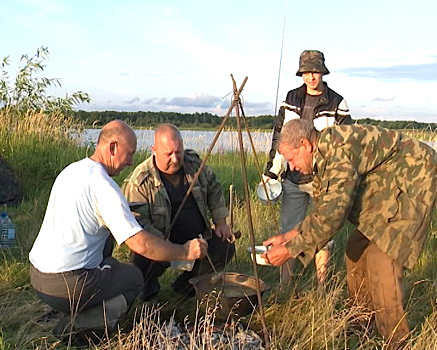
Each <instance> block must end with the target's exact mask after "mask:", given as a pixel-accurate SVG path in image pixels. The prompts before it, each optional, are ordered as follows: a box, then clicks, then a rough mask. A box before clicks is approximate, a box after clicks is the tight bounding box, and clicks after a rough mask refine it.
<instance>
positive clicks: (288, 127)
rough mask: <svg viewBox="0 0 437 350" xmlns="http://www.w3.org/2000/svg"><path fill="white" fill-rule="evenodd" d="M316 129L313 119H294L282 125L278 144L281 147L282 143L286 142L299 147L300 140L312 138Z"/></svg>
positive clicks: (293, 146)
mask: <svg viewBox="0 0 437 350" xmlns="http://www.w3.org/2000/svg"><path fill="white" fill-rule="evenodd" d="M314 130H315V129H314V125H313V122H312V121H310V120H307V119H302V118H299V119H292V120H290V121H289V122H287V123H285V124H284V126H283V127H282V130H281V133H280V134H279V139H278V144H277V146H278V148H279V145H280V144H281V143H286V144H287V145H289V146H290V147H292V148H298V147H299V146H300V140H302V139H307V140H310V137H311V134H312V133H313V131H314Z"/></svg>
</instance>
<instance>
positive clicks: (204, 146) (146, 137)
mask: <svg viewBox="0 0 437 350" xmlns="http://www.w3.org/2000/svg"><path fill="white" fill-rule="evenodd" d="M99 132H100V129H86V130H85V132H84V134H83V142H84V143H85V144H92V143H96V142H97V137H98V135H99ZM154 132H155V131H154V130H135V134H136V135H137V140H138V146H137V150H138V151H140V150H141V151H150V149H151V147H152V145H153V135H154ZM181 134H182V138H183V140H184V148H186V149H188V148H191V149H194V150H196V151H197V152H206V151H207V150H208V149H209V147H210V146H211V144H212V141H213V139H214V136H215V135H216V131H196V130H181ZM242 136H243V146H244V148H245V150H246V151H247V152H248V153H249V152H250V153H251V152H252V146H251V144H250V139H249V136H248V134H247V133H246V132H243V134H242ZM250 136H251V138H252V141H253V144H254V147H255V150H256V152H268V151H269V150H270V146H271V142H272V133H271V132H259V131H253V132H250ZM236 150H239V143H238V133H237V132H236V131H222V132H221V134H220V136H219V138H218V140H217V142H216V144H215V146H214V148H213V150H212V151H213V153H217V152H228V151H236Z"/></svg>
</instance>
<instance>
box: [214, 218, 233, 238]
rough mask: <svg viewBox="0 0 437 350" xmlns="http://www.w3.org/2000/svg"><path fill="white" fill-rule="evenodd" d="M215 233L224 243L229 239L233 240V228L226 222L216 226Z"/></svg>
mask: <svg viewBox="0 0 437 350" xmlns="http://www.w3.org/2000/svg"><path fill="white" fill-rule="evenodd" d="M214 232H215V234H216V235H217V237H218V238H221V240H222V241H223V242H224V241H226V240H227V239H232V231H231V228H230V227H229V226H228V225H227V224H226V221H224V220H222V221H220V222H218V223H217V224H216V226H215V230H214Z"/></svg>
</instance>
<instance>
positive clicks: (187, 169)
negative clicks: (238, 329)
mask: <svg viewBox="0 0 437 350" xmlns="http://www.w3.org/2000/svg"><path fill="white" fill-rule="evenodd" d="M152 151H153V154H152V156H150V157H149V158H147V159H146V160H145V161H144V162H143V163H141V164H139V165H138V166H137V167H136V168H135V170H134V171H133V172H132V174H130V175H129V176H128V177H127V178H126V179H125V180H124V183H123V192H124V195H125V197H126V199H127V201H128V202H129V203H130V205H131V208H132V209H133V213H134V215H135V217H136V218H137V220H138V222H139V223H140V224H141V226H142V227H143V228H144V229H145V230H146V231H148V232H150V233H152V234H155V235H157V236H160V237H162V238H163V239H169V240H170V241H172V242H174V243H176V242H177V243H178V244H184V243H185V242H186V241H188V239H189V238H190V237H198V236H199V235H202V237H203V238H204V239H206V240H207V241H208V245H209V246H208V252H209V255H210V257H211V260H212V262H213V263H214V265H215V267H216V269H223V268H224V266H225V264H226V263H227V262H228V261H229V260H230V259H231V257H232V256H233V254H234V251H235V247H234V245H233V244H230V243H229V242H228V240H229V239H230V238H231V236H232V233H231V230H230V228H229V226H228V225H227V224H226V217H227V215H228V210H227V208H226V204H225V200H224V197H223V193H222V189H221V184H220V182H219V181H218V179H217V178H216V176H215V174H214V173H213V171H212V169H211V168H210V167H208V166H205V167H204V168H203V169H202V172H201V173H200V175H199V178H198V180H197V182H196V184H195V185H194V187H193V190H192V192H191V195H190V196H189V197H188V200H187V201H186V203H185V204H184V206H183V209H182V211H181V212H180V215H178V217H177V218H176V219H175V222H174V224H173V226H172V227H171V225H172V220H173V218H174V216H175V214H176V212H177V209H178V208H179V205H180V204H181V201H182V199H183V197H184V196H185V193H186V192H187V189H188V187H189V185H190V184H191V183H192V182H193V179H194V176H195V174H196V172H197V171H198V170H199V168H200V165H201V159H200V158H199V156H198V155H197V153H195V152H194V151H193V150H184V148H183V141H182V137H181V134H180V132H179V130H178V129H177V128H176V127H175V126H174V125H172V124H162V125H160V126H158V128H157V129H156V131H155V144H154V146H153V147H152ZM179 179H181V180H179ZM174 181H176V182H177V181H181V182H183V184H182V183H179V182H178V183H177V184H176V185H175V186H174V187H173V182H174ZM210 218H211V219H212V222H213V223H214V230H213V229H212V227H211V224H210ZM133 263H134V264H135V265H136V266H137V267H139V268H140V269H141V271H142V272H143V276H144V279H145V287H144V291H143V299H145V300H148V299H150V298H152V297H153V296H155V295H156V294H157V293H158V291H159V288H160V287H159V283H158V277H159V276H160V275H161V274H162V273H163V272H164V271H165V269H166V268H167V267H168V265H169V264H168V263H159V262H153V261H151V260H149V259H147V258H144V257H143V256H140V255H138V254H133ZM211 271H212V270H211V266H210V264H209V262H208V261H206V260H205V261H200V260H198V261H196V263H195V264H194V268H193V270H191V271H184V272H183V273H182V274H181V275H180V276H179V277H178V278H177V279H176V281H175V282H174V283H173V285H172V287H173V289H174V290H175V291H178V292H183V293H184V294H187V293H188V294H193V290H192V287H191V286H190V285H189V284H188V280H189V279H190V278H192V277H195V276H199V275H203V274H205V273H209V272H211Z"/></svg>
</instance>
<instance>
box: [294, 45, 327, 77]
mask: <svg viewBox="0 0 437 350" xmlns="http://www.w3.org/2000/svg"><path fill="white" fill-rule="evenodd" d="M307 72H313V73H322V74H323V75H326V74H329V70H328V68H326V66H325V56H323V52H320V51H317V50H305V51H304V52H302V53H301V54H300V59H299V70H298V71H297V72H296V75H297V76H299V77H300V76H302V74H303V73H307Z"/></svg>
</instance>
